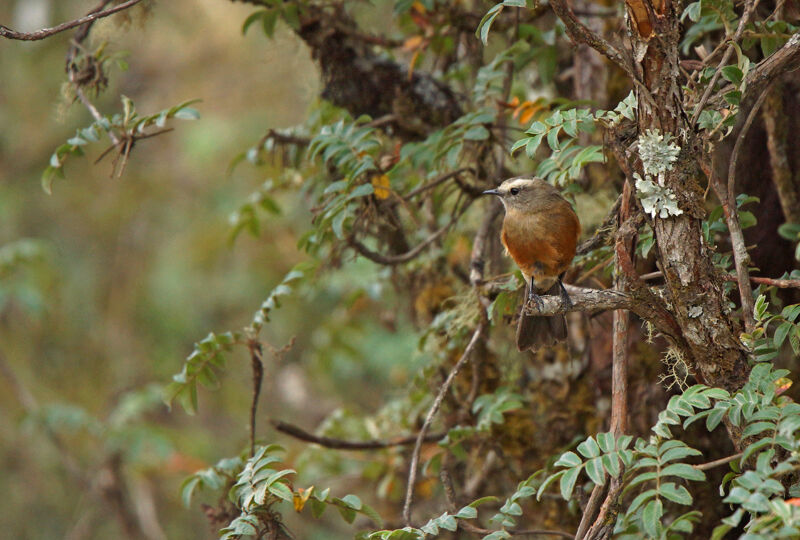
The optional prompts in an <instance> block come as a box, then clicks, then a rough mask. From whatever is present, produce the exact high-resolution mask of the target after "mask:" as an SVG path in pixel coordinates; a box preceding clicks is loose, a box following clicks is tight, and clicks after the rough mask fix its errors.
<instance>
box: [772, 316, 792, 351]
mask: <svg viewBox="0 0 800 540" xmlns="http://www.w3.org/2000/svg"><path fill="white" fill-rule="evenodd" d="M792 329H794V324H793V323H791V322H789V321H786V322H784V323H782V324H781V325H780V326H779V327H778V329H777V330H775V336H774V337H773V338H772V341H773V343H775V347H780V346H781V345H783V342H784V341H785V340H786V336H788V335H789V332H791V331H792Z"/></svg>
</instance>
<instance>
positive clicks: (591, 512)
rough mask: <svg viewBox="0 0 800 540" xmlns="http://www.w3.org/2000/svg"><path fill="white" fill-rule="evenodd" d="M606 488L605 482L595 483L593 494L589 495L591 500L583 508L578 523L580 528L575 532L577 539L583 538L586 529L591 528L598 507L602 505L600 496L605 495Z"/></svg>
mask: <svg viewBox="0 0 800 540" xmlns="http://www.w3.org/2000/svg"><path fill="white" fill-rule="evenodd" d="M605 489H606V485H605V483H603V484H595V486H594V488H593V489H592V494H591V495H590V496H589V502H587V503H586V508H584V509H583V515H582V516H581V522H580V523H579V524H578V530H577V532H576V533H575V538H576V540H581V539H582V538H583V537H584V536H585V535H586V531H588V530H589V527H590V526H591V524H592V519H593V518H594V516H595V513H596V512H597V508H598V507H599V506H600V498H601V497H602V496H603V493H604V492H605Z"/></svg>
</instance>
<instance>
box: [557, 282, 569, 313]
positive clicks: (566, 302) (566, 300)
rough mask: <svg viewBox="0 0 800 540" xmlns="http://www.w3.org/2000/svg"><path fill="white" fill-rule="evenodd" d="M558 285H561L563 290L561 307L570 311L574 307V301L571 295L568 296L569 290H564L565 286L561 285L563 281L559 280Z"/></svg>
mask: <svg viewBox="0 0 800 540" xmlns="http://www.w3.org/2000/svg"><path fill="white" fill-rule="evenodd" d="M558 284H559V285H560V289H561V305H562V306H563V307H564V309H569V308H571V307H572V300H571V299H570V297H569V294H567V289H565V288H564V284H563V283H561V280H559V282H558Z"/></svg>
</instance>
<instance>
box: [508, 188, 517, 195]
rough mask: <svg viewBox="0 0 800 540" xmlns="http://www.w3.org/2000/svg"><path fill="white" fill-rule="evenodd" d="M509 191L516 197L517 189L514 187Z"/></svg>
mask: <svg viewBox="0 0 800 540" xmlns="http://www.w3.org/2000/svg"><path fill="white" fill-rule="evenodd" d="M509 191H510V192H511V194H512V195H518V194H519V188H516V187H512V188H511V189H510V190H509Z"/></svg>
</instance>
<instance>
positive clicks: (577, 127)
mask: <svg viewBox="0 0 800 540" xmlns="http://www.w3.org/2000/svg"><path fill="white" fill-rule="evenodd" d="M596 120H597V117H595V116H594V115H592V113H591V111H589V110H588V109H566V110H563V111H561V110H558V111H555V112H554V113H552V114H551V115H550V116H549V117H547V118H545V119H544V121H539V120H537V121H535V122H533V123H532V124H531V126H530V127H529V128H528V129H527V131H526V132H525V133H527V134H529V135H531V136H530V137H525V138H522V139H520V140H518V141H517V142H516V143H514V145H513V146H512V147H511V152H512V153H514V152H516V151H517V150H519V149H520V148H522V147H525V153H526V154H527V155H528V157H530V158H531V159H533V158H534V157H535V155H536V151H537V150H538V149H539V147H540V146H541V144H542V141H544V140H546V141H547V144H548V146H549V147H550V150H551V151H552V154H551V155H550V157H549V158H546V159H544V160H542V161H541V162H540V163H539V167H538V168H537V170H536V175H537V176H540V177H542V178H546V179H547V180H548V181H549V182H551V183H555V184H557V185H566V184H567V183H568V181H570V180H575V179H576V178H578V176H579V175H580V173H581V170H582V169H583V167H585V166H586V165H587V164H589V163H600V162H603V161H604V160H605V158H604V157H603V149H602V147H601V146H597V145H591V146H586V147H581V146H578V145H577V144H575V142H576V140H577V137H578V133H581V132H582V133H593V132H594V130H595V122H596ZM562 133H563V134H564V135H566V137H567V140H566V141H564V140H560V135H561V134H562Z"/></svg>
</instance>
